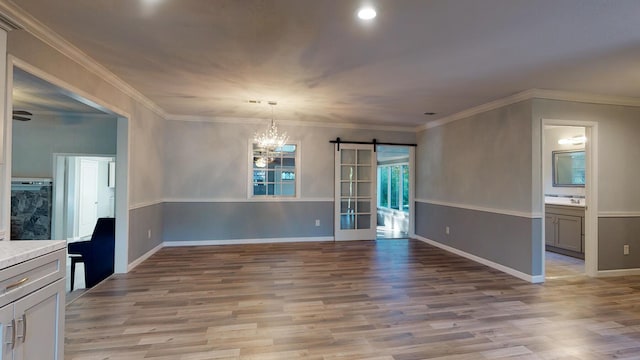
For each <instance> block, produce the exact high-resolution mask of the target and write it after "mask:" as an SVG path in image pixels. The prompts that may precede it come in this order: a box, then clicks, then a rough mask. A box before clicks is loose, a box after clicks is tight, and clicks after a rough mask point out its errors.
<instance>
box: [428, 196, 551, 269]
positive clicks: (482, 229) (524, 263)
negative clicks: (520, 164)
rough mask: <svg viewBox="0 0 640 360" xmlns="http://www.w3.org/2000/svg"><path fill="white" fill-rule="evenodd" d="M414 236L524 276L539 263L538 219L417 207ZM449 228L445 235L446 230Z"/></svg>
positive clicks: (438, 206)
mask: <svg viewBox="0 0 640 360" xmlns="http://www.w3.org/2000/svg"><path fill="white" fill-rule="evenodd" d="M416 218H419V219H420V221H417V222H416V233H417V234H420V235H421V236H423V237H426V238H428V239H431V240H435V241H437V242H440V243H442V244H444V245H447V246H451V247H454V248H456V249H459V250H462V251H464V252H467V253H470V254H473V255H476V256H479V257H481V258H484V259H487V260H490V261H493V262H495V263H499V264H501V265H504V266H508V267H510V268H512V269H516V270H518V271H521V272H523V273H525V274H533V273H534V272H536V271H538V269H537V267H538V264H540V263H541V258H540V255H541V254H542V252H541V246H542V242H535V241H533V240H534V239H539V238H540V230H541V228H542V225H541V219H540V218H536V219H530V218H525V217H520V216H511V215H503V214H496V213H491V212H486V211H476V210H469V209H461V208H457V207H451V206H442V205H433V204H426V203H420V202H418V203H417V204H416ZM446 226H448V227H449V230H450V231H449V234H446V232H445V227H446Z"/></svg>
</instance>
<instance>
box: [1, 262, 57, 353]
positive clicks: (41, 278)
mask: <svg viewBox="0 0 640 360" xmlns="http://www.w3.org/2000/svg"><path fill="white" fill-rule="evenodd" d="M64 272H65V252H64V250H57V251H54V252H51V253H48V254H45V255H42V256H38V257H36V258H33V259H29V260H27V261H24V262H20V263H18V264H15V265H13V266H9V267H7V268H4V269H2V270H0V334H1V336H2V338H1V340H2V351H1V356H0V359H1V360H63V359H64V354H63V344H64V298H65V279H64Z"/></svg>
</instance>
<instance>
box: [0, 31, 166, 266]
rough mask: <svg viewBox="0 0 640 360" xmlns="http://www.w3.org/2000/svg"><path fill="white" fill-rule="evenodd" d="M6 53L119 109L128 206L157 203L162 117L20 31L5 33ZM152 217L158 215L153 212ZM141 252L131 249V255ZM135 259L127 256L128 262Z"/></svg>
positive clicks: (134, 245) (160, 184)
mask: <svg viewBox="0 0 640 360" xmlns="http://www.w3.org/2000/svg"><path fill="white" fill-rule="evenodd" d="M7 52H8V53H9V54H10V55H13V56H15V57H16V58H18V59H20V60H22V61H25V62H26V63H28V64H31V65H32V66H35V67H36V68H38V69H41V70H42V71H44V72H46V73H48V74H50V75H52V76H54V77H56V78H57V79H60V80H61V81H62V82H64V83H66V84H69V85H70V86H72V87H74V88H77V89H80V90H81V91H83V92H85V93H87V94H90V95H91V96H92V97H94V98H95V99H98V100H99V101H100V102H102V103H104V104H108V105H110V106H113V107H116V108H117V109H121V110H122V111H123V112H126V113H127V114H128V115H129V116H130V118H129V124H128V125H129V157H130V161H129V200H128V202H129V204H128V205H129V206H132V205H137V206H139V205H144V204H150V203H155V202H160V201H161V200H162V198H163V177H162V174H163V165H164V164H163V155H164V150H163V146H164V141H163V139H164V125H165V120H164V119H163V118H162V117H160V116H159V115H158V114H157V113H155V112H153V111H152V110H151V109H150V108H149V107H147V106H146V105H144V104H142V103H141V102H139V101H137V100H135V99H133V98H132V97H130V96H129V95H127V94H125V93H124V92H122V91H120V90H118V89H117V88H115V87H114V86H113V85H111V84H110V83H108V82H106V81H104V80H103V79H101V78H100V77H99V76H97V75H96V74H94V73H92V72H90V71H89V70H87V69H86V68H85V67H84V66H81V65H80V64H78V63H76V62H74V61H73V60H71V59H70V58H69V57H67V56H65V55H63V54H61V53H60V52H58V51H57V50H56V49H54V48H53V47H51V46H49V45H47V44H45V43H43V42H42V41H40V40H38V39H37V38H35V37H34V36H32V35H30V34H29V33H27V32H26V31H24V30H14V31H11V32H9V34H8V43H7ZM156 216H159V215H158V214H156ZM158 220H159V218H155V219H150V218H143V220H142V221H145V222H146V223H140V222H139V220H138V219H134V218H133V217H132V215H131V214H129V223H130V224H134V223H137V224H136V226H140V227H141V228H148V227H150V226H153V224H154V223H155V222H156V221H158ZM139 241H141V240H140V239H139V238H136V237H133V238H130V239H129V248H130V249H138V248H142V249H145V250H147V251H148V250H150V249H152V248H153V247H152V246H151V245H152V244H147V243H144V242H143V243H138V242H139ZM140 252H144V251H142V250H140V251H138V250H136V251H133V252H132V254H137V253H140ZM134 260H135V258H132V257H129V259H128V261H129V262H132V261H134Z"/></svg>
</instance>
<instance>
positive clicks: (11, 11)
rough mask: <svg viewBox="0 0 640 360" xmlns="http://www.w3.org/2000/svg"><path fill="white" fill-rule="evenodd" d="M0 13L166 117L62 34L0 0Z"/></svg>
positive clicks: (151, 102)
mask: <svg viewBox="0 0 640 360" xmlns="http://www.w3.org/2000/svg"><path fill="white" fill-rule="evenodd" d="M0 15H1V16H0V19H15V20H14V21H13V22H14V23H15V24H16V25H18V24H19V26H20V27H19V28H22V29H24V30H25V31H27V32H28V33H30V34H31V35H33V36H35V37H36V38H38V39H39V40H41V41H42V42H44V43H45V44H47V45H49V46H51V47H52V48H54V49H55V50H57V51H58V52H60V53H61V54H63V55H65V56H66V57H68V58H69V59H71V60H73V61H74V62H76V63H78V64H79V65H80V66H82V67H84V68H85V69H87V70H88V71H89V72H91V73H93V74H95V75H97V76H98V77H99V78H101V79H102V80H104V81H106V82H107V83H109V84H110V85H112V86H113V87H115V88H116V89H118V90H120V91H122V92H123V93H124V94H126V95H128V96H129V97H131V98H132V99H134V100H136V101H138V102H140V103H141V104H143V105H144V106H146V107H147V108H148V109H149V110H151V111H153V112H154V113H156V114H157V115H159V116H160V117H163V118H166V112H165V111H164V110H163V109H162V108H161V107H159V106H158V105H157V104H156V103H154V102H153V101H151V100H150V99H149V98H147V97H146V96H144V95H142V93H140V92H139V91H138V90H136V89H135V88H134V87H132V86H131V85H129V84H128V83H126V82H125V81H124V80H122V79H120V78H119V77H117V76H116V75H115V74H114V73H112V72H111V71H109V70H108V69H107V68H106V67H104V66H102V65H100V64H99V63H98V62H97V61H96V60H94V59H93V58H91V57H90V56H89V55H87V54H85V53H84V52H83V51H81V50H80V49H78V48H77V47H75V46H74V45H73V44H71V43H70V42H69V41H67V40H65V39H64V38H63V37H62V36H60V35H58V34H57V33H55V32H54V31H53V30H51V29H50V28H48V27H47V26H46V25H44V24H43V23H41V22H40V21H38V20H37V19H36V18H34V17H33V16H31V15H30V14H29V13H28V12H26V11H25V10H23V9H22V8H20V7H19V6H17V5H15V4H12V3H8V2H6V1H0Z"/></svg>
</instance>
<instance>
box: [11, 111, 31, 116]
mask: <svg viewBox="0 0 640 360" xmlns="http://www.w3.org/2000/svg"><path fill="white" fill-rule="evenodd" d="M13 115H27V116H31V115H33V114H32V113H30V112H28V111H26V110H13Z"/></svg>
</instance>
